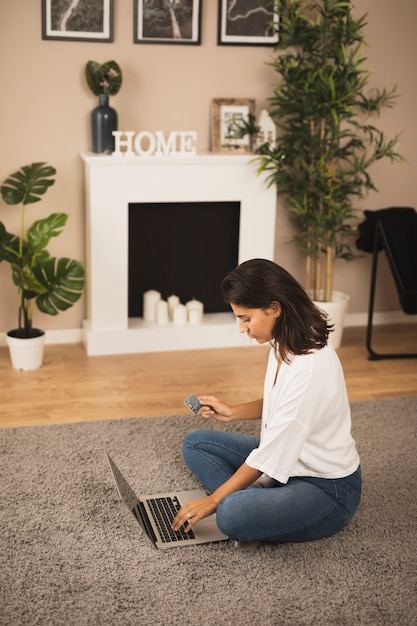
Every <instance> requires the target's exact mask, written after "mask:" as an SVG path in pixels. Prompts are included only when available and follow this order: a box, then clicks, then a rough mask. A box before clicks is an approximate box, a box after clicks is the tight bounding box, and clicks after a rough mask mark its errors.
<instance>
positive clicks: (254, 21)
mask: <svg viewBox="0 0 417 626" xmlns="http://www.w3.org/2000/svg"><path fill="white" fill-rule="evenodd" d="M277 26H278V15H277V13H274V11H273V10H272V7H271V0H219V21H218V37H217V43H218V45H222V46H227V45H229V46H274V45H275V44H276V43H277V42H278V33H277Z"/></svg>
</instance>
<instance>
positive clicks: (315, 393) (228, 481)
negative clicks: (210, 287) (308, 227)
mask: <svg viewBox="0 0 417 626" xmlns="http://www.w3.org/2000/svg"><path fill="white" fill-rule="evenodd" d="M222 291H223V296H224V300H225V301H226V302H228V303H229V304H230V306H231V308H232V310H233V313H234V314H235V316H236V317H237V319H238V320H239V325H240V331H241V332H242V333H247V334H248V335H249V337H251V338H253V339H255V340H256V341H257V342H258V343H261V344H263V343H267V342H269V343H270V345H271V350H270V354H269V359H268V364H267V369H266V375H265V382H264V392H263V398H262V399H259V400H255V401H253V402H247V403H244V404H237V405H234V406H230V405H228V404H226V403H225V402H222V401H221V400H219V399H217V398H216V397H214V396H208V395H207V396H205V395H203V396H200V397H199V401H200V403H201V404H202V405H203V406H202V408H201V410H200V414H201V415H202V416H203V417H204V418H207V419H210V418H214V419H216V420H219V421H221V422H232V421H234V420H247V419H258V418H260V417H261V418H262V421H261V430H260V435H259V437H257V436H256V437H255V436H250V435H245V434H241V433H231V432H218V431H211V430H210V431H205V430H198V431H195V432H192V433H190V434H188V435H187V436H186V438H185V441H184V448H183V449H184V458H185V461H186V463H187V465H188V466H189V468H190V469H191V470H192V471H193V472H194V473H195V475H196V476H197V477H198V478H199V479H200V481H201V482H202V483H203V484H204V485H205V486H206V488H207V489H208V490H209V491H210V494H209V495H208V496H207V497H205V498H202V499H199V500H194V501H193V502H191V503H189V504H187V505H186V506H185V507H183V508H182V509H181V510H180V511H179V512H178V514H177V515H176V517H175V519H174V521H173V528H174V529H178V528H179V527H180V526H182V525H183V524H185V525H186V530H190V529H191V528H192V527H193V526H194V524H195V523H196V522H198V521H199V520H200V519H202V518H204V517H207V516H208V515H211V514H212V513H214V512H216V519H217V524H218V526H219V528H220V529H221V530H222V531H223V532H224V533H225V534H226V535H228V536H229V537H231V538H232V539H235V540H236V541H238V542H260V541H261V542H288V541H294V542H295V541H310V540H314V539H320V538H322V537H328V536H329V535H332V534H334V533H336V532H338V531H339V530H341V529H342V528H343V527H344V526H346V524H347V523H348V522H349V521H350V520H351V518H352V516H353V515H354V513H355V511H356V509H357V507H358V505H359V500H360V494H361V474H360V465H359V456H358V453H357V450H356V445H355V442H354V440H353V438H352V435H351V417H350V406H349V401H348V397H347V392H346V386H345V380H344V375H343V370H342V366H341V363H340V361H339V358H338V356H337V354H336V352H335V350H334V349H333V347H332V346H331V345H330V344H328V336H329V332H330V331H331V326H329V324H328V322H327V317H326V314H325V313H323V312H322V311H320V310H319V309H318V308H317V307H316V306H315V305H314V304H313V302H312V301H311V299H310V298H309V297H308V295H307V294H306V292H305V291H304V289H303V288H302V287H301V285H299V283H298V282H297V281H296V280H295V279H294V278H293V277H292V276H291V275H290V274H289V273H288V272H287V271H286V270H284V269H283V268H282V267H280V266H279V265H277V264H275V263H273V262H272V261H267V260H263V259H254V260H251V261H246V262H245V263H242V264H241V265H239V266H238V267H237V268H235V269H234V270H232V271H231V272H230V273H229V274H228V275H227V276H226V278H225V279H224V280H223V283H222Z"/></svg>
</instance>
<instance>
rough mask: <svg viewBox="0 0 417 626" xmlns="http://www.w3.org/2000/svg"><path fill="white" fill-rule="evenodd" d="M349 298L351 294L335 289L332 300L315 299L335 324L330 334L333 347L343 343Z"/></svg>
mask: <svg viewBox="0 0 417 626" xmlns="http://www.w3.org/2000/svg"><path fill="white" fill-rule="evenodd" d="M349 300H350V296H348V295H347V294H346V293H343V292H342V291H333V292H332V301H331V302H321V301H318V300H314V304H315V305H316V306H317V307H318V308H319V309H321V310H322V311H325V312H326V313H327V315H328V316H329V322H330V323H331V324H334V330H333V332H331V333H330V335H329V343H331V345H332V346H333V348H339V347H340V345H341V343H342V335H343V328H344V324H345V314H346V310H347V306H348V303H349Z"/></svg>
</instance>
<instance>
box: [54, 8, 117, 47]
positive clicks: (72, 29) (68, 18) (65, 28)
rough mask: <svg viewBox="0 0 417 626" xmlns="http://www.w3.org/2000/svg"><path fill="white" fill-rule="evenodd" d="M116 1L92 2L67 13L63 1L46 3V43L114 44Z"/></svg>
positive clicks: (69, 9) (70, 9)
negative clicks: (114, 5)
mask: <svg viewBox="0 0 417 626" xmlns="http://www.w3.org/2000/svg"><path fill="white" fill-rule="evenodd" d="M113 1H114V0H90V1H89V2H88V3H86V4H84V3H79V5H78V6H74V7H72V4H70V5H69V6H68V7H67V8H66V9H65V10H63V9H62V2H60V1H59V0H42V39H54V40H61V41H97V42H98V43H106V42H108V43H110V42H112V41H113ZM73 4H74V3H73Z"/></svg>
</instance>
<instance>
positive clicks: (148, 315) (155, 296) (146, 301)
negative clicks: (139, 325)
mask: <svg viewBox="0 0 417 626" xmlns="http://www.w3.org/2000/svg"><path fill="white" fill-rule="evenodd" d="M160 299H161V294H160V293H159V291H155V289H150V290H149V291H145V293H144V294H143V319H144V320H145V322H155V321H156V305H157V304H158V302H159V301H160Z"/></svg>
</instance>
